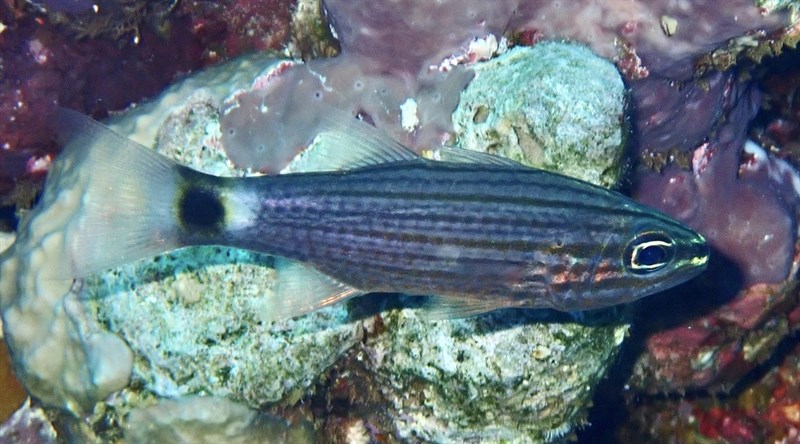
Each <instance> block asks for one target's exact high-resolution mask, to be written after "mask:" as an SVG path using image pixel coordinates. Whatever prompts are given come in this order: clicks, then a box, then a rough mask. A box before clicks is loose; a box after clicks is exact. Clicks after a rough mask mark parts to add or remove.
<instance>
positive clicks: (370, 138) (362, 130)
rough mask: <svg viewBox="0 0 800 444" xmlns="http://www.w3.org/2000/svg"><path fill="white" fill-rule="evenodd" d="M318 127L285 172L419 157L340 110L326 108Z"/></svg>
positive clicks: (338, 169)
mask: <svg viewBox="0 0 800 444" xmlns="http://www.w3.org/2000/svg"><path fill="white" fill-rule="evenodd" d="M319 127H320V132H319V134H318V135H317V137H316V138H315V139H314V142H312V144H311V145H310V146H309V147H308V149H306V150H305V151H303V152H302V153H301V154H300V155H299V156H297V158H295V159H294V160H293V161H292V163H291V164H290V165H289V167H288V168H287V169H288V172H314V171H341V170H348V169H353V168H360V167H365V166H370V165H378V164H382V163H388V162H398V161H402V160H413V159H418V158H419V156H417V155H416V154H415V153H414V152H413V151H411V150H409V149H408V148H406V147H404V146H403V145H401V144H400V143H398V142H397V141H395V140H394V139H392V138H391V137H389V135H388V134H386V133H384V132H382V131H381V130H379V129H377V128H375V127H373V126H371V125H369V124H367V123H365V122H362V121H361V120H358V119H356V118H355V117H352V116H350V115H349V114H347V113H345V112H344V111H340V110H337V109H333V108H331V109H329V110H328V111H327V112H326V113H325V116H324V117H323V118H322V119H321V121H320V124H319Z"/></svg>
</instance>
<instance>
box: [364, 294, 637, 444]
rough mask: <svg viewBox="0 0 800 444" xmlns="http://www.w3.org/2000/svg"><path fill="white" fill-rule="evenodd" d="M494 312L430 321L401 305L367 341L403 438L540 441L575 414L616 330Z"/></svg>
mask: <svg viewBox="0 0 800 444" xmlns="http://www.w3.org/2000/svg"><path fill="white" fill-rule="evenodd" d="M542 314H543V312H541V311H540V312H538V313H537V312H534V311H523V310H517V311H513V310H503V311H499V312H497V313H495V314H491V315H488V316H481V317H477V318H471V319H457V320H445V321H437V322H430V321H426V320H423V319H420V318H419V317H418V311H417V310H413V309H404V310H398V311H393V312H391V313H388V314H387V315H386V316H385V317H384V323H385V327H386V333H385V334H384V335H383V336H382V337H380V338H378V339H377V340H376V341H374V342H373V343H371V344H369V345H368V350H369V352H368V356H370V357H371V360H370V363H371V365H373V366H374V368H375V370H376V371H377V372H378V374H379V378H380V379H381V380H382V381H383V382H384V384H385V386H384V394H385V395H386V397H387V398H388V399H389V402H390V403H391V407H392V408H393V409H394V410H395V412H396V415H395V417H396V420H395V426H396V427H397V430H398V433H399V435H400V436H401V437H402V438H404V439H409V438H412V437H416V438H421V439H422V440H424V441H430V442H440V443H441V442H452V443H456V442H546V441H553V440H556V439H558V438H564V437H565V436H566V435H568V434H569V433H570V432H571V431H572V430H573V429H574V427H575V425H576V424H580V423H581V421H582V420H583V419H584V418H585V409H586V406H587V405H588V403H589V401H590V399H591V395H592V388H593V387H594V386H595V385H596V383H597V382H598V381H599V380H600V379H601V378H602V377H603V375H604V374H605V371H606V369H607V367H608V365H609V364H610V363H611V361H612V359H613V357H614V356H615V352H616V349H617V347H618V346H619V345H620V344H621V343H622V340H623V338H624V336H625V333H626V331H627V326H626V325H608V326H600V327H591V326H586V325H581V324H578V323H575V322H569V321H568V320H567V321H566V322H565V319H563V318H562V319H559V320H554V319H550V321H549V322H548V319H547V317H546V316H544V317H543V316H541V315H542Z"/></svg>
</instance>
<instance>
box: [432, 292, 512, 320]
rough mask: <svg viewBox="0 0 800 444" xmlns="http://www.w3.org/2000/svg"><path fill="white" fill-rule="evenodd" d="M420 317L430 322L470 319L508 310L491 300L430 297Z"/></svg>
mask: <svg viewBox="0 0 800 444" xmlns="http://www.w3.org/2000/svg"><path fill="white" fill-rule="evenodd" d="M423 308H424V309H423V310H422V311H421V312H420V317H422V318H423V319H425V320H428V321H441V320H444V319H458V318H468V317H472V316H478V315H482V314H484V313H489V312H490V311H494V310H498V309H501V308H506V306H505V305H503V304H498V303H497V301H496V300H491V299H468V298H454V297H445V296H429V297H428V300H427V301H426V302H425V304H424V305H423Z"/></svg>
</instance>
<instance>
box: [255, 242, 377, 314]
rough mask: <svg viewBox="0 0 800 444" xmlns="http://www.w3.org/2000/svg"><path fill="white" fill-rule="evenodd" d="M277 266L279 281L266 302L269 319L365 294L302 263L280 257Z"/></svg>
mask: <svg viewBox="0 0 800 444" xmlns="http://www.w3.org/2000/svg"><path fill="white" fill-rule="evenodd" d="M275 269H276V271H277V282H276V283H275V287H274V289H273V292H272V294H271V295H270V296H269V300H268V301H267V304H266V305H267V308H266V310H267V312H266V313H264V320H266V321H278V320H283V319H289V318H293V317H296V316H300V315H304V314H306V313H310V312H312V311H314V310H317V309H320V308H323V307H327V306H329V305H333V304H336V303H338V302H342V301H345V300H347V299H350V298H352V297H356V296H361V295H362V294H364V292H363V291H361V290H358V289H356V288H353V287H350V286H349V285H347V284H343V283H341V282H339V281H337V280H336V279H334V278H332V277H330V276H328V275H326V274H324V273H321V272H319V271H317V270H315V269H314V268H312V267H310V266H307V265H304V264H302V263H300V262H296V261H291V260H288V259H282V258H276V259H275Z"/></svg>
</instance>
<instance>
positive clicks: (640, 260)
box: [623, 232, 675, 274]
mask: <svg viewBox="0 0 800 444" xmlns="http://www.w3.org/2000/svg"><path fill="white" fill-rule="evenodd" d="M624 254H625V256H624V257H623V261H624V263H625V268H627V269H628V270H629V271H630V272H632V273H634V274H649V273H652V272H654V271H656V270H660V269H661V268H663V267H664V266H666V265H667V264H669V263H670V261H672V257H673V256H674V254H675V243H674V242H673V241H672V239H670V238H669V236H667V235H665V234H664V233H658V232H647V233H642V234H640V235H638V236H636V237H635V238H634V239H633V240H632V241H631V242H630V243H628V246H627V247H625V253H624Z"/></svg>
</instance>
